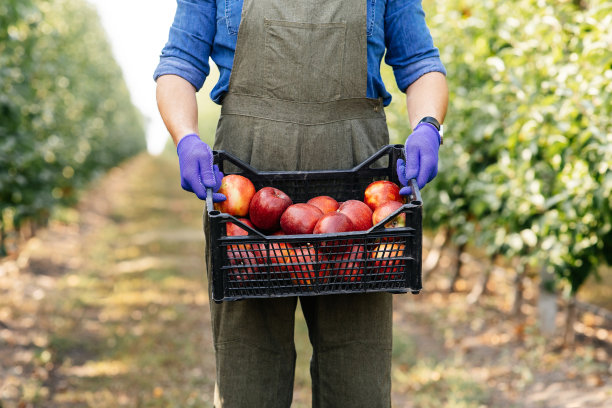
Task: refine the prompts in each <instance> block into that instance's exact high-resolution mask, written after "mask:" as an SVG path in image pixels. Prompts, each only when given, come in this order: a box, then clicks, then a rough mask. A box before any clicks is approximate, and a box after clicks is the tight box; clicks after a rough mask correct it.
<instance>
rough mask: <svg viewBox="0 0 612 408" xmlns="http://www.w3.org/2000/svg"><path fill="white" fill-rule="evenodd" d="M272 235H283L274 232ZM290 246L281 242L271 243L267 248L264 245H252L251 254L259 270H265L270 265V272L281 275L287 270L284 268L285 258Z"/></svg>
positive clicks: (280, 232) (279, 232)
mask: <svg viewBox="0 0 612 408" xmlns="http://www.w3.org/2000/svg"><path fill="white" fill-rule="evenodd" d="M272 235H285V234H284V233H283V232H282V231H276V232H275V233H273V234H272ZM289 249H291V245H290V244H288V243H286V242H282V241H271V242H270V243H269V244H268V246H266V244H264V243H258V244H254V245H253V254H254V255H255V259H256V261H257V264H258V265H260V270H262V271H263V270H265V269H266V265H268V264H269V265H270V270H271V272H274V273H283V272H285V271H286V270H287V268H286V266H285V256H286V255H287V253H288V251H289Z"/></svg>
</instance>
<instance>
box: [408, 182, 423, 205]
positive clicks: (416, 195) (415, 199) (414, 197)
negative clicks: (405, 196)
mask: <svg viewBox="0 0 612 408" xmlns="http://www.w3.org/2000/svg"><path fill="white" fill-rule="evenodd" d="M408 184H410V189H411V190H412V193H411V194H410V203H411V204H414V205H421V204H423V199H422V198H421V190H419V186H418V184H417V182H416V179H413V178H411V179H410V180H408Z"/></svg>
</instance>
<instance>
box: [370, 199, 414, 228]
mask: <svg viewBox="0 0 612 408" xmlns="http://www.w3.org/2000/svg"><path fill="white" fill-rule="evenodd" d="M402 205H404V204H403V203H400V202H399V201H387V202H386V203H384V204H383V205H381V206H380V207H378V208H377V209H376V210H375V211H374V213H373V214H372V223H373V224H374V225H376V224H378V223H379V222H381V221H382V220H383V219H385V218H387V217H388V216H389V214H391V213H393V212H395V211H396V210H397V209H398V208H400V207H401V206H402ZM405 226H406V214H405V213H399V214H398V215H397V216H396V217H394V218H393V219H391V220H390V221H389V222H387V223H386V224H385V228H398V227H405Z"/></svg>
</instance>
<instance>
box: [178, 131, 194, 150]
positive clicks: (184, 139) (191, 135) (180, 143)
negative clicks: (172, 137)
mask: <svg viewBox="0 0 612 408" xmlns="http://www.w3.org/2000/svg"><path fill="white" fill-rule="evenodd" d="M193 138H196V139H198V140H200V136H198V135H197V134H196V133H189V134H187V135H185V136H183V137H181V138H180V139H179V141H178V143H177V144H176V152H177V153H179V151H180V149H181V146H185V145H187V144H189V143H190V142H191V141H192V139H193Z"/></svg>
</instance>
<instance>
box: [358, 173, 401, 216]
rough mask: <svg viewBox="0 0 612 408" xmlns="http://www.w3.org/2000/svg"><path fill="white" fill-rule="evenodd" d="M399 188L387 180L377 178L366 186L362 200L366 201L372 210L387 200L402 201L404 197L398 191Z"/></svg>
mask: <svg viewBox="0 0 612 408" xmlns="http://www.w3.org/2000/svg"><path fill="white" fill-rule="evenodd" d="M399 191H400V188H399V186H398V185H397V184H395V183H394V182H392V181H389V180H378V181H375V182H373V183H371V184H370V185H369V186H367V187H366V189H365V192H364V195H363V202H364V203H366V204H367V205H368V206H369V207H370V208H371V209H372V211H374V210H376V208H377V207H380V206H381V205H382V204H384V203H386V202H387V201H399V202H404V197H402V196H401V195H400V193H399Z"/></svg>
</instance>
